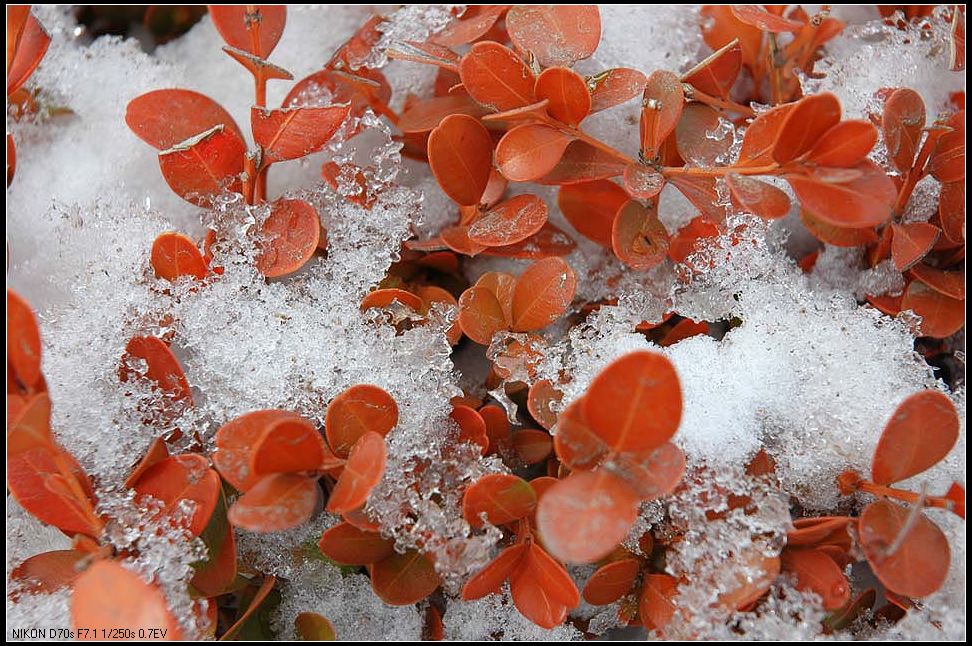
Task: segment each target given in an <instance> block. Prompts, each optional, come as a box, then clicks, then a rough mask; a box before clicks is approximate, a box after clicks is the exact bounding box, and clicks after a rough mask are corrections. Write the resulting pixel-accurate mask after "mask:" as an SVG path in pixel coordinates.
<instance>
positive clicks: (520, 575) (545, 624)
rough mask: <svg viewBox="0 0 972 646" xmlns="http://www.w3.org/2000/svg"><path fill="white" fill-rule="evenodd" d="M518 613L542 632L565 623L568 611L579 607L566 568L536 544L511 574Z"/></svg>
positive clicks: (571, 580)
mask: <svg viewBox="0 0 972 646" xmlns="http://www.w3.org/2000/svg"><path fill="white" fill-rule="evenodd" d="M510 590H511V592H512V596H513V603H514V605H516V609H517V610H519V611H520V614H522V615H523V616H524V617H526V618H527V619H529V620H530V621H532V622H533V623H535V624H537V625H538V626H540V627H541V628H547V629H550V628H553V627H555V626H557V625H559V624H561V623H563V621H564V618H565V617H566V616H567V611H568V610H569V609H570V608H573V607H574V606H576V605H577V604H578V603H580V594H579V593H578V592H577V586H576V585H574V581H573V579H571V578H570V575H569V574H567V571H566V570H564V568H563V566H562V565H560V564H559V563H557V562H556V561H554V560H553V559H552V558H550V555H548V554H547V553H546V552H545V551H543V549H542V548H540V547H539V546H538V545H536V544H535V543H534V544H532V545H530V546H529V547H528V548H527V552H526V554H525V555H524V556H523V559H522V561H520V563H518V564H517V567H516V568H515V569H514V570H513V572H512V573H511V574H510Z"/></svg>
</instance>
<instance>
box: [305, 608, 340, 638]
mask: <svg viewBox="0 0 972 646" xmlns="http://www.w3.org/2000/svg"><path fill="white" fill-rule="evenodd" d="M294 630H296V632H297V635H298V636H299V637H300V639H301V640H302V641H305V642H333V641H337V634H336V633H335V632H334V625H333V624H332V623H331V622H330V621H328V620H327V619H326V618H325V617H324V616H323V615H319V614H317V613H316V612H301V613H300V614H298V615H297V618H296V619H295V620H294Z"/></svg>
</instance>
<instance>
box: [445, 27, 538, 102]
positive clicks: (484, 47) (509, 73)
mask: <svg viewBox="0 0 972 646" xmlns="http://www.w3.org/2000/svg"><path fill="white" fill-rule="evenodd" d="M459 78H460V79H461V80H462V84H463V86H464V87H465V88H466V92H468V93H469V96H471V97H472V98H473V99H475V100H476V102H477V103H480V104H482V105H484V106H486V107H487V108H490V109H492V110H494V111H497V112H499V111H502V110H511V109H513V108H519V107H521V106H525V105H530V104H531V103H535V102H536V95H534V93H533V86H534V83H535V79H534V77H533V72H531V71H530V68H529V67H527V66H526V64H525V63H524V62H523V61H522V60H520V57H519V56H517V55H516V54H515V53H513V51H512V50H510V49H509V48H507V47H503V46H502V45H500V44H499V43H493V42H484V43H476V44H475V45H473V46H472V48H471V49H470V50H469V53H468V54H466V55H465V56H463V57H462V61H460V63H459Z"/></svg>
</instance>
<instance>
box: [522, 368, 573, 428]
mask: <svg viewBox="0 0 972 646" xmlns="http://www.w3.org/2000/svg"><path fill="white" fill-rule="evenodd" d="M563 397H564V394H563V393H562V392H560V391H559V390H557V388H555V387H554V385H553V384H552V383H550V382H549V381H548V380H546V379H541V380H540V381H538V382H536V383H534V384H533V385H532V386H530V390H529V391H528V393H527V410H528V411H529V412H530V415H532V416H533V419H535V420H536V421H537V423H538V424H540V426H542V427H543V428H545V429H547V430H548V431H549V430H550V429H551V428H553V425H554V424H556V423H557V413H556V411H554V410H553V408H552V404H553V402H559V401H560V400H561V399H563Z"/></svg>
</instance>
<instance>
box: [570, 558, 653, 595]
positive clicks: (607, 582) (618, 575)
mask: <svg viewBox="0 0 972 646" xmlns="http://www.w3.org/2000/svg"><path fill="white" fill-rule="evenodd" d="M639 570H640V567H639V564H638V561H637V559H623V560H620V561H614V562H613V563H608V564H607V565H603V566H601V567H600V568H598V569H597V570H596V571H595V572H594V574H592V575H591V578H590V579H588V580H587V583H586V584H585V585H584V592H583V594H584V600H585V601H586V602H587V603H589V604H591V605H595V606H606V605H607V604H609V603H614V602H615V601H617V600H618V599H620V598H621V597H623V596H624V595H626V594H627V593H628V591H629V590H631V586H632V585H634V582H635V578H636V577H637V576H638V571H639Z"/></svg>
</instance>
